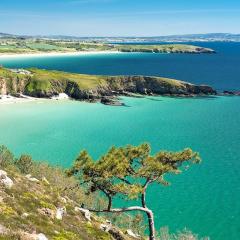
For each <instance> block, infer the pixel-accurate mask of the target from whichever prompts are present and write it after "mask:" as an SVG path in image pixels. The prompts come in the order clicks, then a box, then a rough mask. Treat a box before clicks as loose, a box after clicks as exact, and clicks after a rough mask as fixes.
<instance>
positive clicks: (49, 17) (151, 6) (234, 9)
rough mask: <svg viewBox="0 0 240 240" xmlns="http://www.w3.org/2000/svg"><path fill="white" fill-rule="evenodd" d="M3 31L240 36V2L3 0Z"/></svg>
mask: <svg viewBox="0 0 240 240" xmlns="http://www.w3.org/2000/svg"><path fill="white" fill-rule="evenodd" d="M0 32H9V33H16V34H51V35H55V34H64V35H76V36H159V35H169V34H187V33H209V32H231V33H240V0H0Z"/></svg>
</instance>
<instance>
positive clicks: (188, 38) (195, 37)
mask: <svg viewBox="0 0 240 240" xmlns="http://www.w3.org/2000/svg"><path fill="white" fill-rule="evenodd" d="M0 38H23V39H30V38H39V39H43V38H44V39H60V40H81V41H88V42H92V41H96V42H107V43H111V42H116V43H117V42H119V43H124V42H240V34H232V33H207V34H185V35H168V36H152V37H137V36H136V37H121V36H119V37H97V36H96V37H77V36H65V35H34V36H31V35H17V34H9V33H0Z"/></svg>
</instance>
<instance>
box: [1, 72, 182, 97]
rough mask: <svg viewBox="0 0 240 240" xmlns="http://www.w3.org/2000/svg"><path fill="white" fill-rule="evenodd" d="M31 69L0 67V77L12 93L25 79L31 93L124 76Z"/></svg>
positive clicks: (176, 83) (102, 82)
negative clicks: (19, 70) (24, 71)
mask: <svg viewBox="0 0 240 240" xmlns="http://www.w3.org/2000/svg"><path fill="white" fill-rule="evenodd" d="M29 70H30V71H31V72H32V75H31V76H25V75H23V74H16V73H13V72H11V71H10V70H9V69H6V68H0V78H1V77H2V78H4V79H6V80H7V86H8V89H9V92H10V93H11V92H12V91H13V92H14V90H13V85H14V84H13V82H14V81H15V82H16V84H17V81H19V80H22V81H23V85H25V89H26V90H27V92H29V93H31V92H34V91H50V90H51V89H52V88H54V90H55V91H58V92H63V91H64V89H65V88H66V85H67V83H68V82H73V83H76V84H77V85H78V87H79V88H80V89H81V90H91V89H96V88H97V87H104V86H107V84H108V83H109V80H110V79H111V78H113V79H114V84H117V82H118V81H117V80H118V79H120V78H123V77H122V76H116V77H107V76H96V75H84V74H76V73H67V72H62V71H50V70H43V69H36V68H32V69H29ZM156 79H157V80H158V81H160V82H162V83H163V84H170V85H172V86H175V87H180V86H182V85H183V82H182V81H177V80H174V79H168V78H160V77H156ZM16 84H15V85H16ZM22 90H24V89H22Z"/></svg>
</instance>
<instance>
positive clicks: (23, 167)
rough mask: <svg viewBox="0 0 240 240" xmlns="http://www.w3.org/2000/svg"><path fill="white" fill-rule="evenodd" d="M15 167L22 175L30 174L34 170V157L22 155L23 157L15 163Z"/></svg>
mask: <svg viewBox="0 0 240 240" xmlns="http://www.w3.org/2000/svg"><path fill="white" fill-rule="evenodd" d="M15 165H16V166H17V167H18V169H19V170H20V171H21V173H23V174H28V173H30V172H31V170H32V168H33V161H32V157H31V156H29V155H21V157H20V158H19V159H17V160H16V161H15Z"/></svg>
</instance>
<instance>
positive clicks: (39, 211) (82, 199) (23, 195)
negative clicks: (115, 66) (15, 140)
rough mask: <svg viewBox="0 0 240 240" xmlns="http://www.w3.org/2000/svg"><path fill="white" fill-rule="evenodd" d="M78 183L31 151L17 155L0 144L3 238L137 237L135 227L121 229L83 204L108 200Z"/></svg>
mask: <svg viewBox="0 0 240 240" xmlns="http://www.w3.org/2000/svg"><path fill="white" fill-rule="evenodd" d="M76 184H77V179H75V178H69V177H67V176H66V175H65V174H64V171H63V170H62V169H60V168H54V167H50V166H48V165H47V164H46V163H36V162H33V161H32V160H31V157H30V156H27V155H22V156H21V157H20V158H19V159H15V158H14V157H13V155H12V154H11V153H10V152H9V151H8V150H7V149H6V148H5V147H3V146H0V239H1V240H47V239H49V240H50V239H52V240H77V239H79V240H114V239H116V240H131V239H134V238H133V237H132V236H131V234H132V235H133V236H134V234H133V231H134V230H132V229H121V230H120V229H119V228H117V227H115V226H113V224H112V223H111V222H110V221H109V220H107V219H106V218H103V217H100V216H96V215H94V214H91V213H90V212H89V211H87V210H85V209H83V208H81V205H82V204H83V203H85V204H88V206H93V205H95V204H98V205H99V204H100V205H101V204H102V205H103V206H104V202H102V203H101V199H100V198H99V197H97V196H95V197H94V196H88V195H86V194H85V193H84V191H83V189H81V188H75V187H74V186H76ZM100 205H99V206H100ZM128 219H129V218H128ZM129 226H130V225H129ZM135 238H136V237H135ZM139 239H140V238H139Z"/></svg>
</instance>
